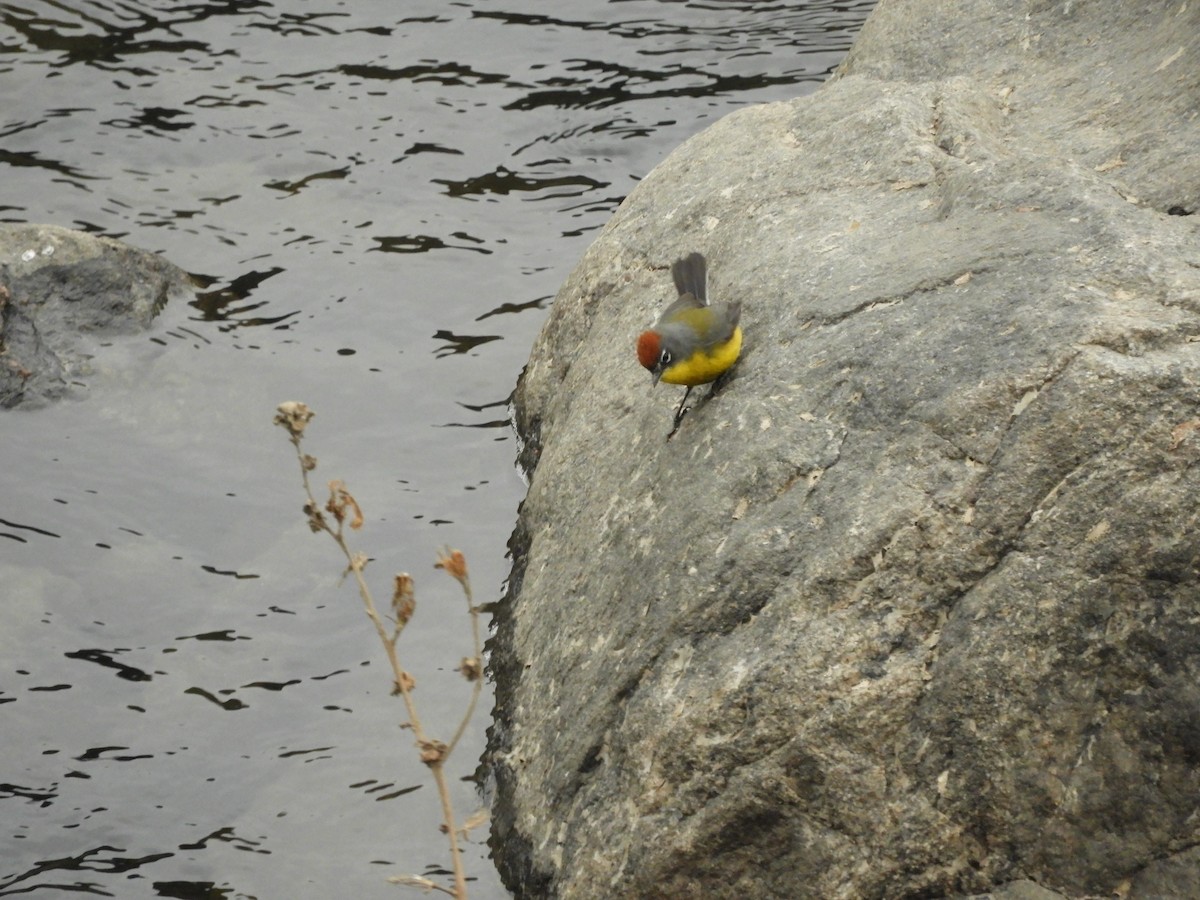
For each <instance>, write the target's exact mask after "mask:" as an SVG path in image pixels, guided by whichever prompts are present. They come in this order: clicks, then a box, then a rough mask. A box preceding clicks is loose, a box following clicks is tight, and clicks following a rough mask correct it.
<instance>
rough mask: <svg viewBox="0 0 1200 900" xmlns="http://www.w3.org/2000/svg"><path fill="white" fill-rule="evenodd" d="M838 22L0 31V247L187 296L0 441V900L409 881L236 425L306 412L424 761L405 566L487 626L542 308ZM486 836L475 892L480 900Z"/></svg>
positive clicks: (815, 60)
mask: <svg viewBox="0 0 1200 900" xmlns="http://www.w3.org/2000/svg"><path fill="white" fill-rule="evenodd" d="M870 5H871V4H870V2H866V0H844V2H839V0H822V2H810V3H750V2H718V0H706V2H651V0H624V2H621V0H613V2H607V3H606V2H599V0H581V2H564V3H554V4H551V3H532V2H525V3H521V2H516V3H506V4H504V3H487V2H482V0H475V2H432V0H424V2H399V0H353V2H350V0H343V2H322V0H311V2H309V0H279V2H266V0H193V2H189V3H177V2H168V0H155V2H151V0H128V2H116V0H103V2H87V0H74V2H49V0H47V2H33V0H15V2H6V3H4V4H3V5H0V96H2V97H3V103H2V104H0V179H2V181H0V185H2V189H0V219H3V220H7V221H10V222H46V223H53V224H58V225H66V226H71V227H75V228H79V229H84V230H88V231H94V232H99V233H103V234H106V235H110V236H114V237H120V238H122V239H124V240H126V241H128V242H129V243H132V244H135V245H137V246H141V247H145V248H147V249H151V250H154V251H158V252H161V253H162V254H164V255H165V256H166V257H168V258H169V259H171V260H172V261H174V262H175V263H177V264H178V265H180V266H182V267H183V268H185V269H187V270H188V271H190V272H193V273H195V274H196V275H197V276H199V277H200V278H201V279H202V281H203V282H204V284H205V288H204V290H203V291H202V292H201V293H200V294H199V295H198V296H197V297H196V298H195V299H194V301H193V302H190V303H188V302H187V301H186V300H185V301H181V302H178V303H175V304H173V305H172V306H170V307H168V309H167V310H166V312H165V313H164V314H163V315H162V316H161V318H160V320H159V321H158V323H157V324H156V325H155V327H154V328H153V329H152V330H151V331H150V333H149V334H147V335H144V336H139V337H136V338H129V339H120V340H114V341H112V342H110V344H109V346H107V347H105V348H103V350H102V352H101V353H100V354H99V355H98V356H97V357H96V360H95V371H94V372H93V373H92V374H91V375H89V376H87V377H86V378H84V379H82V381H83V384H81V385H80V386H79V387H78V388H77V389H76V390H75V392H74V395H73V396H72V398H71V399H69V400H67V401H65V402H63V403H61V404H59V405H57V406H53V407H49V408H43V409H40V410H17V411H11V412H6V413H3V414H0V452H2V459H3V470H2V474H0V599H2V601H3V609H4V620H3V621H4V624H3V627H2V628H0V729H2V730H0V734H2V735H3V745H4V753H3V757H2V759H0V896H11V895H19V896H39V897H40V896H54V895H59V894H65V893H71V894H72V895H79V894H85V895H86V894H92V895H96V896H114V897H122V898H141V897H178V898H218V897H230V898H232V897H256V898H264V900H265V898H277V897H288V898H310V897H311V898H336V897H356V898H370V897H377V896H378V897H393V896H397V895H398V894H397V892H401V893H403V892H404V891H406V889H404V888H397V887H393V886H390V885H388V884H386V882H385V880H384V879H385V878H386V876H388V875H392V874H398V873H405V872H414V871H415V872H425V873H438V872H440V871H441V870H442V867H443V866H444V865H445V863H446V862H447V853H446V850H445V847H444V843H443V839H442V837H441V836H440V835H439V834H438V833H437V830H436V823H437V822H438V820H439V817H438V811H437V800H436V797H435V795H434V793H433V791H432V789H431V788H430V786H429V785H428V783H427V780H426V775H425V772H424V770H423V769H422V767H421V766H420V764H419V763H417V762H416V761H415V759H414V756H413V753H412V751H411V736H410V735H409V734H408V733H407V732H405V731H403V730H401V729H400V728H399V727H398V724H399V722H400V721H401V719H402V715H401V710H400V708H399V703H398V701H397V700H396V699H394V698H392V697H390V696H389V693H388V688H389V676H388V674H387V672H386V666H385V665H384V663H383V657H382V653H381V651H380V649H379V646H378V642H377V641H376V639H375V636H374V634H373V632H372V631H371V630H370V626H369V623H368V622H367V621H366V620H365V619H364V618H363V616H362V614H361V611H360V607H359V605H358V599H357V596H356V594H355V592H354V590H353V589H352V587H351V586H350V585H349V584H343V583H341V582H340V581H339V574H340V565H339V559H338V557H337V555H336V551H335V548H334V547H333V546H332V544H331V543H330V542H329V541H328V540H322V539H321V538H319V537H318V536H314V535H312V534H310V532H309V530H308V528H307V526H306V525H305V523H304V521H303V518H302V515H301V512H300V507H301V495H300V488H299V479H298V475H297V469H296V464H295V459H294V457H293V456H292V455H291V448H290V447H289V446H288V444H287V442H286V439H285V436H284V435H283V433H282V432H280V431H279V430H278V429H275V428H272V426H271V424H270V422H271V417H272V414H273V410H274V407H275V405H276V404H277V403H278V402H280V401H282V400H288V399H300V400H305V401H306V402H308V403H309V404H310V405H312V406H313V407H314V408H315V409H316V410H317V414H318V415H317V419H316V420H315V422H314V423H313V426H312V428H311V433H310V437H309V441H308V446H307V449H308V450H309V452H311V453H313V454H315V455H316V456H317V457H319V458H320V460H321V465H320V468H319V469H318V470H317V472H316V480H317V482H318V483H319V484H323V483H324V482H325V481H326V480H328V479H330V478H334V477H341V478H343V479H345V480H346V481H347V482H348V483H349V486H350V488H351V490H353V491H354V493H355V494H356V495H357V496H358V498H359V500H360V501H361V502H362V504H363V507H364V512H365V514H366V527H365V528H364V529H363V531H362V533H361V534H360V535H358V536H356V538H355V540H356V542H357V545H358V546H359V547H360V549H362V550H364V551H365V552H368V553H370V554H371V555H372V556H373V557H375V558H376V559H377V562H376V563H375V564H374V566H373V567H372V568H371V569H369V570H368V573H369V574H370V575H372V576H373V578H374V583H375V585H376V587H377V589H378V591H379V592H380V594H381V595H384V596H385V598H386V595H387V594H388V592H389V587H388V585H389V581H390V575H391V573H393V572H395V571H397V570H400V569H409V570H411V571H413V572H414V574H415V576H416V577H417V591H418V608H417V615H416V618H415V619H414V620H413V623H412V625H411V626H410V632H409V633H406V635H405V638H404V640H403V641H402V644H401V647H402V651H403V652H404V654H405V659H406V665H407V666H408V668H409V669H411V670H412V671H413V673H414V674H415V675H416V677H417V680H418V684H419V686H418V698H419V699H420V700H422V701H424V707H423V708H424V709H425V716H426V719H427V725H428V726H429V727H430V730H431V731H433V732H434V733H436V734H440V735H443V736H444V735H447V734H449V733H450V732H451V731H452V730H453V728H454V724H455V722H456V719H455V714H456V712H457V711H458V710H460V709H461V707H462V704H463V703H464V701H465V698H466V691H465V688H464V686H463V684H462V682H461V679H460V678H459V676H458V675H457V674H456V673H455V672H454V671H453V669H454V667H455V666H457V665H458V661H459V659H460V658H461V657H462V656H464V655H467V654H468V653H469V652H470V645H469V642H468V632H467V625H466V619H465V616H464V615H463V601H462V598H461V596H460V595H459V594H457V593H456V592H455V590H453V584H452V583H450V584H447V583H446V581H447V579H445V577H444V576H442V575H440V574H439V573H435V572H434V571H433V570H432V561H433V558H434V554H435V551H436V549H437V548H438V547H439V546H440V545H442V544H447V543H448V544H451V545H453V546H457V547H461V548H463V549H464V550H465V551H466V552H467V554H468V558H469V560H470V563H471V565H472V575H473V579H474V583H475V587H476V592H477V596H478V599H479V600H481V601H492V600H496V599H498V598H499V597H500V595H501V590H502V583H503V579H504V577H505V575H506V573H507V567H508V563H507V560H506V559H505V558H504V546H505V541H506V540H507V537H508V533H509V531H510V529H511V526H512V522H513V518H514V514H515V510H516V506H517V503H518V502H519V500H520V498H521V496H522V492H523V485H522V484H521V482H520V480H519V479H518V477H517V475H516V474H515V473H514V470H513V465H512V464H513V458H514V456H515V446H514V440H513V438H512V435H511V433H510V431H509V429H508V426H507V424H506V415H507V412H506V400H507V397H508V395H509V393H510V391H511V389H512V386H513V383H514V381H515V379H516V376H517V374H518V372H519V371H520V368H521V366H522V365H523V364H524V362H525V359H526V356H527V354H528V349H529V347H530V345H531V343H532V341H533V338H534V336H535V335H536V333H537V330H538V328H539V327H540V325H541V323H542V321H543V319H544V316H545V310H546V306H547V304H548V303H549V300H550V298H551V297H552V295H553V293H554V291H555V290H556V289H557V287H558V285H559V283H560V282H561V281H562V280H563V278H564V277H565V276H566V275H567V273H568V272H569V270H570V268H571V267H572V266H573V265H574V263H575V261H576V260H577V259H578V258H579V256H580V255H581V254H582V252H583V250H584V249H585V248H586V246H587V244H588V242H589V241H590V240H591V239H592V236H593V234H594V232H595V231H596V230H597V229H598V228H600V227H601V226H602V225H603V224H604V222H605V221H606V220H607V218H608V217H609V216H610V214H611V213H612V211H613V210H614V209H615V207H616V206H617V204H618V203H619V202H620V201H621V199H622V197H624V196H625V194H626V193H628V191H629V190H630V189H631V188H632V187H633V185H634V184H635V183H636V181H637V179H638V178H639V177H641V176H642V175H644V174H645V173H646V172H647V171H649V170H650V169H651V168H652V167H653V166H654V165H655V164H656V163H657V162H658V161H659V160H661V159H662V158H663V157H664V156H665V155H666V154H667V153H668V152H670V150H671V149H672V148H673V147H674V146H676V145H677V144H678V143H679V142H680V141H682V140H683V139H684V138H686V137H688V136H689V135H691V134H693V133H695V132H697V131H699V130H700V129H702V128H703V127H705V126H706V125H707V124H709V123H710V122H712V121H714V120H715V119H716V118H718V117H720V116H722V115H724V114H725V113H727V112H729V111H730V110H731V109H733V108H735V107H738V106H742V105H745V104H748V103H755V102H761V101H766V100H774V99H785V98H790V97H793V96H795V95H797V94H799V93H805V92H808V91H810V90H812V89H814V88H815V87H816V85H817V84H818V83H819V82H820V81H822V80H823V79H824V77H825V76H826V74H827V73H828V71H829V69H830V68H831V67H832V66H833V65H835V64H836V62H837V61H838V60H839V59H840V58H841V56H842V55H843V54H844V52H845V50H846V49H847V47H848V46H849V43H850V40H851V36H852V34H853V32H854V31H855V30H856V29H857V28H858V26H859V25H860V24H861V21H862V19H863V18H864V17H865V15H866V13H867V11H868V9H869V7H870ZM633 364H635V361H634V360H633V355H632V344H631V348H629V349H628V351H627V352H626V350H624V349H621V348H616V349H614V365H633ZM439 579H441V580H439ZM484 705H485V709H484V710H483V711H482V712H481V714H479V715H478V716H477V718H476V721H475V728H474V729H473V730H472V732H471V733H470V735H469V737H468V739H467V743H466V744H465V745H464V746H463V747H462V748H461V749H460V751H459V753H458V754H457V755H456V758H455V760H454V765H453V766H452V770H453V773H454V777H455V780H456V784H457V794H458V796H457V801H458V805H459V808H460V809H461V810H463V811H470V810H471V809H472V808H473V807H475V806H477V805H478V803H479V800H478V796H477V788H476V786H475V784H474V783H473V782H472V781H470V780H469V778H470V777H471V776H472V774H473V771H474V768H475V762H476V760H477V759H478V757H479V754H480V752H481V750H482V747H483V743H484V733H483V732H484V728H485V726H486V724H487V713H486V704H484ZM485 840H486V835H485V834H483V833H482V832H477V833H475V834H474V835H473V837H472V843H470V844H469V846H468V848H467V860H468V863H469V866H470V871H471V875H472V877H473V879H475V880H474V891H473V896H476V897H501V896H504V895H505V894H504V891H503V888H502V886H501V885H500V884H499V880H498V878H497V876H496V874H495V872H494V870H493V869H492V867H491V864H490V862H489V860H488V850H487V846H486V843H485ZM435 877H440V876H437V875H436V874H435Z"/></svg>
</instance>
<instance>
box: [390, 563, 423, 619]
mask: <svg viewBox="0 0 1200 900" xmlns="http://www.w3.org/2000/svg"><path fill="white" fill-rule="evenodd" d="M392 611H393V612H394V613H395V614H396V623H397V624H399V625H407V624H408V620H409V619H411V618H412V617H413V613H414V612H416V611H417V597H416V592H415V591H414V590H413V580H412V576H411V575H409V574H408V573H407V572H401V573H400V574H399V575H397V576H396V587H395V589H394V590H393V591H392Z"/></svg>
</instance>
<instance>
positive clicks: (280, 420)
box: [275, 402, 483, 900]
mask: <svg viewBox="0 0 1200 900" xmlns="http://www.w3.org/2000/svg"><path fill="white" fill-rule="evenodd" d="M313 415H314V413H313V412H312V410H310V409H309V408H308V407H307V406H306V405H305V404H303V403H296V402H289V403H281V404H280V405H279V408H278V409H277V411H276V416H275V424H276V425H279V426H281V427H283V428H284V429H285V430H286V431H287V432H288V435H289V437H290V440H291V442H292V446H294V447H295V448H296V457H297V459H299V461H300V478H301V481H302V482H303V484H304V494H305V496H306V497H307V498H308V502H307V503H306V504H305V506H304V512H305V515H307V516H308V526H309V528H311V529H312V530H313V532H319V531H324V532H325V533H326V534H328V535H329V536H330V537H332V538H333V540H334V543H336V544H337V545H338V547H339V548H340V549H341V551H342V553H343V555H345V557H346V563H347V565H346V572H348V573H351V574H353V576H354V580H355V582H356V583H357V585H358V594H359V596H360V597H361V598H362V602H363V608H364V610H365V611H366V614H367V616H368V618H370V620H371V623H372V624H373V625H374V626H375V631H376V633H377V634H378V635H379V640H380V642H382V644H383V649H384V652H385V653H387V658H388V662H389V663H390V664H391V666H392V678H393V687H392V693H394V694H399V695H400V696H401V697H402V698H403V699H404V708H405V712H406V713H407V715H408V727H410V728H411V729H412V732H413V736H414V738H415V739H416V743H417V748H418V750H419V751H420V756H421V762H423V763H425V765H426V766H428V767H429V771H430V772H431V773H432V774H433V780H434V783H435V784H436V785H437V792H438V797H439V799H440V800H441V803H442V818H443V826H442V827H443V830H444V831H445V832H446V836H447V839H448V840H449V842H450V860H451V864H452V867H453V871H454V890H453V891H451V890H450V889H449V888H446V887H443V886H442V885H439V884H437V883H436V882H433V881H431V880H429V879H428V878H423V877H421V876H415V875H412V876H400V877H396V878H391V879H389V880H390V881H392V882H394V883H397V884H409V885H413V886H417V887H423V888H426V889H432V890H439V891H443V892H445V893H447V894H450V895H452V896H454V897H457V898H460V900H465V898H466V896H467V881H466V872H465V871H464V869H463V864H462V850H461V849H460V848H459V843H458V835H459V830H458V827H457V825H456V824H455V817H454V806H453V803H452V802H451V799H450V788H449V785H448V783H447V780H446V769H445V766H446V761H447V760H448V759H449V758H450V754H451V752H453V750H454V748H455V746H457V744H458V741H459V739H460V738H461V737H462V736H463V733H464V732H465V731H466V728H467V724H468V723H469V722H470V719H471V716H472V714H473V713H474V712H475V705H476V702H477V701H478V699H479V694H480V691H481V689H482V685H483V677H482V676H483V665H482V660H483V654H482V646H481V643H480V637H479V610H478V609H477V608H476V606H475V603H474V601H473V597H472V593H471V581H470V578H469V577H468V574H467V562H466V559H465V557H464V556H463V554H462V552H461V551H459V550H450V549H449V548H445V549H444V550H443V551H442V555H441V556H439V557H438V560H437V562H436V564H435V567H436V568H439V569H444V570H445V571H446V572H447V573H448V574H449V575H450V576H451V577H452V578H454V579H455V580H456V581H458V583H459V585H460V586H461V587H462V589H463V593H464V594H465V595H466V598H467V609H468V611H469V613H470V615H471V634H472V637H473V640H474V650H475V655H474V657H472V658H469V659H464V660H463V661H462V665H461V666H460V671H461V672H462V673H463V676H464V677H465V678H467V680H468V681H470V682H472V689H471V699H470V701H469V702H468V703H467V710H466V713H465V714H464V716H463V719H462V721H461V722H460V723H459V726H458V730H457V731H455V733H454V737H453V738H452V739H451V741H450V743H449V744H444V743H442V742H441V741H438V740H434V739H432V738H430V737H429V736H428V735H427V734H426V733H425V729H424V727H423V726H422V725H421V719H420V717H419V716H418V715H417V707H416V704H415V703H414V701H413V695H412V692H413V688H414V687H415V686H416V682H415V681H414V680H413V678H412V676H411V675H409V674H408V672H406V671H405V670H404V669H403V667H402V666H401V665H400V657H399V654H398V652H397V650H396V643H397V641H398V640H399V638H400V634H401V632H402V631H403V630H404V626H405V625H407V624H408V621H409V619H410V618H411V617H412V614H413V611H414V610H415V608H416V600H415V599H414V592H413V581H412V578H411V577H410V576H409V575H407V574H404V573H401V574H399V575H397V576H396V578H395V590H394V593H393V595H392V609H393V611H394V613H395V619H394V622H395V624H394V627H393V628H392V632H391V634H389V633H388V629H387V627H386V626H385V624H384V620H383V617H382V616H380V614H379V610H378V609H377V608H376V606H375V601H374V598H373V597H372V596H371V590H370V588H369V587H368V586H367V582H366V578H365V577H364V575H363V571H364V569H365V568H366V565H367V562H368V558H367V556H366V555H365V554H363V553H355V552H353V551H352V550H351V549H350V546H349V544H348V543H347V542H346V536H345V527H346V525H347V523H349V525H350V528H351V529H353V530H357V529H359V528H361V527H362V524H363V515H362V510H361V509H360V508H359V505H358V502H357V501H356V500H355V499H354V497H353V495H351V493H350V492H349V490H347V489H346V486H345V485H344V484H343V483H342V482H340V481H332V482H330V483H329V500H328V502H327V503H326V504H325V506H324V508H323V509H322V508H321V507H320V506H319V505H318V504H317V501H316V498H315V497H314V496H313V492H312V484H311V482H310V481H309V477H308V473H309V472H311V471H312V470H313V469H315V468H316V466H317V460H316V458H315V457H312V456H309V455H308V454H306V453H305V452H304V451H303V448H302V447H301V444H300V442H301V439H302V437H303V435H304V429H305V428H306V427H307V426H308V423H309V422H310V421H311V420H312V418H313ZM326 513H328V514H329V515H328V516H326ZM329 517H332V518H333V520H334V522H335V523H336V525H331V524H330V522H329Z"/></svg>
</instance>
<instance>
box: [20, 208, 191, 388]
mask: <svg viewBox="0 0 1200 900" xmlns="http://www.w3.org/2000/svg"><path fill="white" fill-rule="evenodd" d="M188 282H189V276H188V275H187V273H186V272H184V271H183V270H182V269H179V268H178V267H176V266H173V265H172V264H171V263H168V262H167V261H166V260H164V259H162V257H159V256H156V255H154V254H153V253H148V252H146V251H144V250H138V249H136V248H134V247H130V246H128V245H126V244H122V243H121V242H120V241H115V240H112V239H110V238H104V237H98V236H96V235H91V234H86V233H84V232H80V231H72V230H71V229H68V228H59V227H57V226H53V225H3V226H0V407H12V406H16V405H18V404H25V405H37V404H39V403H44V402H47V401H50V400H55V399H57V398H59V397H61V396H62V395H63V394H64V393H65V392H66V391H67V389H68V387H69V386H70V384H71V383H72V382H74V381H75V380H76V379H78V378H79V377H80V376H84V375H86V374H87V373H88V371H89V369H90V365H89V359H90V358H91V356H92V354H93V353H94V352H95V347H94V346H92V344H93V342H94V341H95V339H96V338H98V337H103V336H111V335H114V334H128V333H132V332H134V331H138V330H141V329H143V328H145V327H146V326H148V325H149V324H150V322H151V320H153V318H154V317H155V316H156V315H157V314H158V312H159V310H160V309H162V306H163V304H165V303H166V301H167V298H168V296H169V295H170V294H172V293H174V292H176V291H182V290H184V289H185V288H186V287H187V285H188Z"/></svg>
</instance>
